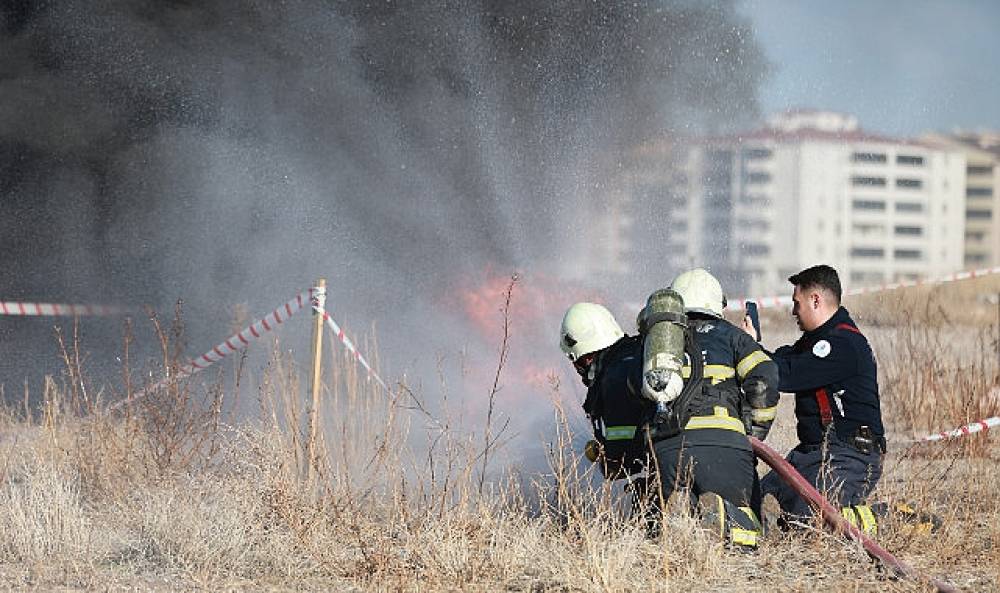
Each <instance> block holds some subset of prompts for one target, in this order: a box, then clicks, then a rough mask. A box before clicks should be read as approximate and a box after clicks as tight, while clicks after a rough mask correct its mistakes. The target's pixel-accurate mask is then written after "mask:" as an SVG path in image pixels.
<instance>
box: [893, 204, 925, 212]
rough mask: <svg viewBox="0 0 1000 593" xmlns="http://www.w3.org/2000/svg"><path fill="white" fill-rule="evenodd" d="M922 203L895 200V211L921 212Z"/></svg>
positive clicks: (922, 208)
mask: <svg viewBox="0 0 1000 593" xmlns="http://www.w3.org/2000/svg"><path fill="white" fill-rule="evenodd" d="M923 211H924V205H923V204H921V203H920V202H896V212H923Z"/></svg>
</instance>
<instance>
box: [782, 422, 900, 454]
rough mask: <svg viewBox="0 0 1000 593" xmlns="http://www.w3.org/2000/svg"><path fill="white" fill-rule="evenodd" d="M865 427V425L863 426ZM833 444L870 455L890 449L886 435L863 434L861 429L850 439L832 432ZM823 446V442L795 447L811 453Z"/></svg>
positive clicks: (831, 440) (831, 441)
mask: <svg viewBox="0 0 1000 593" xmlns="http://www.w3.org/2000/svg"><path fill="white" fill-rule="evenodd" d="M862 428H865V427H862ZM829 443H831V444H838V445H843V446H845V447H850V448H852V449H855V450H857V451H858V452H860V453H864V454H865V455H869V454H871V453H874V452H878V453H879V454H884V453H885V452H886V451H887V450H888V446H887V443H886V440H885V437H884V436H873V435H870V434H863V432H862V431H861V430H860V429H859V430H858V432H856V433H854V436H852V437H851V438H850V439H846V440H845V439H842V438H840V435H838V434H836V432H831V433H830V440H829ZM822 448H823V443H799V444H798V446H796V447H795V449H796V450H798V451H800V452H802V453H811V452H813V451H818V450H820V449H822Z"/></svg>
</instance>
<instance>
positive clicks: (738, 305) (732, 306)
mask: <svg viewBox="0 0 1000 593" xmlns="http://www.w3.org/2000/svg"><path fill="white" fill-rule="evenodd" d="M993 274H1000V266H997V267H995V268H983V269H980V270H969V271H967V272H956V273H954V274H949V275H947V276H941V277H940V278H931V279H929V280H904V281H900V282H888V283H883V284H880V285H878V286H866V287H863V288H852V289H851V290H848V291H846V292H845V293H844V295H845V296H858V295H862V294H874V293H878V292H884V291H888V290H896V289H898V288H909V287H912V286H929V285H933V284H944V283H947V282H955V281H958V280H968V279H970V278H981V277H983V276H991V275H993ZM747 301H754V302H755V303H757V306H758V307H761V308H765V307H781V306H791V304H792V297H791V296H788V295H786V296H766V297H757V298H740V299H734V300H732V301H729V302H728V303H727V304H726V310H727V311H742V310H743V309H745V308H746V303H747Z"/></svg>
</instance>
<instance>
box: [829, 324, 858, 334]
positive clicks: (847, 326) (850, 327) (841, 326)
mask: <svg viewBox="0 0 1000 593" xmlns="http://www.w3.org/2000/svg"><path fill="white" fill-rule="evenodd" d="M835 329H846V330H847V331H849V332H854V333H856V334H860V333H861V330H860V329H858V328H856V327H854V326H853V325H851V324H850V323H838V324H837V327H836V328H835Z"/></svg>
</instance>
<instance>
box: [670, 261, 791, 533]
mask: <svg viewBox="0 0 1000 593" xmlns="http://www.w3.org/2000/svg"><path fill="white" fill-rule="evenodd" d="M670 288H671V289H673V290H674V291H675V292H677V293H678V294H680V295H681V297H682V298H683V299H684V310H685V313H686V314H687V325H688V331H689V332H691V334H692V338H693V340H694V341H695V343H696V344H697V350H698V351H700V353H701V357H702V380H701V388H700V389H695V390H692V391H689V392H688V393H687V396H686V397H685V398H683V400H678V401H677V402H675V408H676V409H675V412H676V414H677V415H678V416H680V422H679V424H680V425H681V426H682V428H683V431H682V432H681V434H680V435H679V436H677V437H672V438H666V439H662V440H659V441H657V443H656V444H655V450H656V458H657V462H658V464H659V468H660V479H661V483H662V484H663V488H664V489H667V488H670V489H673V488H675V487H676V485H677V484H684V485H687V486H688V487H689V492H690V494H691V496H692V499H694V498H695V497H698V498H699V500H698V504H699V506H701V507H703V508H704V507H706V506H707V507H709V508H711V507H715V508H723V509H724V512H720V513H716V514H715V518H717V519H718V521H719V522H720V524H719V529H720V531H724V532H728V533H729V535H730V538H731V540H732V541H733V542H734V543H741V544H744V545H753V544H754V542H755V541H756V539H757V536H758V535H759V521H758V517H759V516H760V488H759V482H758V480H757V472H756V459H755V457H754V454H753V450H752V448H751V447H750V441H749V439H747V434H753V435H754V436H756V437H757V438H760V439H763V438H765V437H766V435H767V432H768V430H769V428H770V426H771V422H772V421H773V420H774V416H775V412H776V410H777V405H778V390H777V386H778V368H777V366H776V365H775V363H774V362H773V361H772V360H771V359H770V358H769V357H768V356H767V354H766V353H765V352H764V351H763V349H762V348H761V347H760V345H759V344H757V342H755V341H754V340H753V339H752V338H750V336H748V335H747V334H746V333H744V331H743V330H742V328H739V327H736V326H735V325H733V324H731V323H729V322H728V321H726V320H725V319H724V318H723V316H722V313H723V310H724V309H725V296H724V295H723V292H722V286H721V284H720V283H719V281H718V280H717V279H716V278H715V277H714V276H713V275H712V274H710V273H709V272H708V271H706V270H704V269H701V268H697V269H693V270H688V271H685V272H683V273H681V274H679V275H678V276H677V277H676V278H674V280H673V282H671V284H670ZM690 375H691V371H690V370H688V369H687V368H685V369H684V372H683V376H684V377H685V378H687V377H689V376H690ZM688 478H690V479H689V483H686V482H687V481H688ZM719 499H721V500H719ZM692 502H693V500H692Z"/></svg>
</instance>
